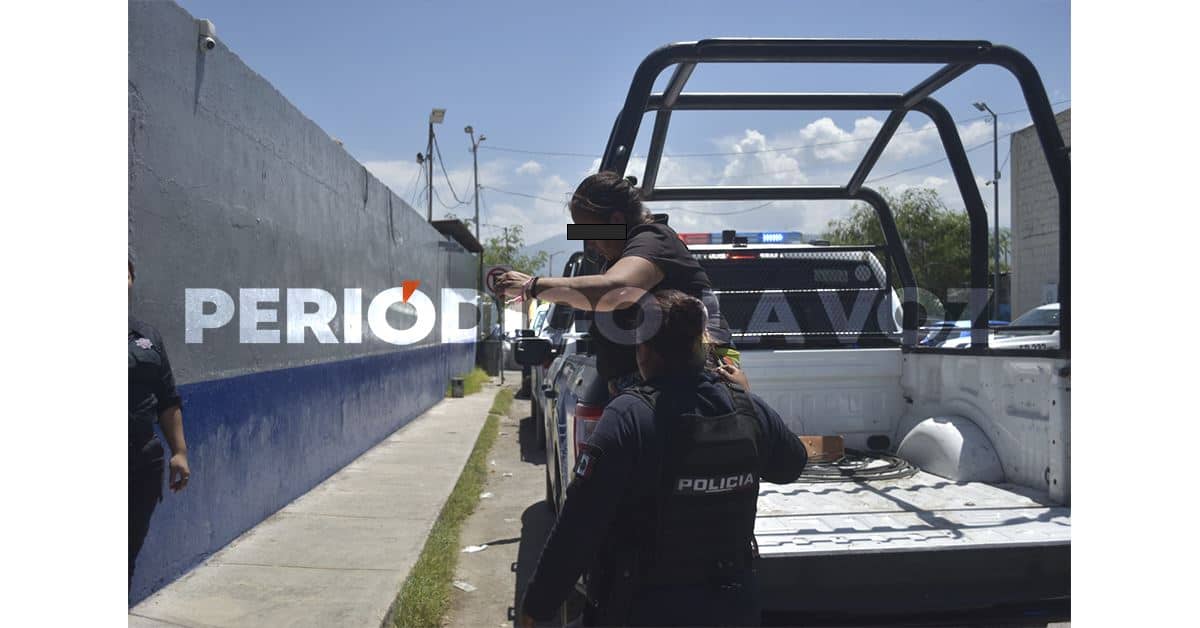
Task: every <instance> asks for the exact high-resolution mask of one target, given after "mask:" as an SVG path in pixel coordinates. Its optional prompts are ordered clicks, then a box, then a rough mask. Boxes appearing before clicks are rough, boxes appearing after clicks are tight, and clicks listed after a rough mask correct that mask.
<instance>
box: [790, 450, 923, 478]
mask: <svg viewBox="0 0 1200 628" xmlns="http://www.w3.org/2000/svg"><path fill="white" fill-rule="evenodd" d="M917 471H918V469H917V467H915V466H913V465H912V463H910V462H908V461H907V460H905V459H903V458H900V457H898V456H891V455H888V454H882V453H871V452H866V451H860V450H857V449H846V454H845V455H844V456H842V457H841V458H839V459H837V460H834V461H832V462H813V463H809V464H806V465H804V472H803V473H801V474H800V477H799V478H798V479H797V480H796V481H797V482H853V481H879V480H899V479H903V478H907V477H912V476H914V475H916V474H917Z"/></svg>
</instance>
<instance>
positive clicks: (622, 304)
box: [497, 172, 746, 394]
mask: <svg viewBox="0 0 1200 628" xmlns="http://www.w3.org/2000/svg"><path fill="white" fill-rule="evenodd" d="M636 185H637V180H636V179H634V178H633V177H624V178H623V177H621V176H620V175H618V174H616V173H614V172H600V173H597V174H593V175H591V176H589V177H587V178H586V179H584V180H583V182H582V183H580V184H579V187H578V188H576V189H575V194H574V195H573V196H572V198H571V202H570V204H569V208H570V210H571V219H572V220H573V221H574V222H575V224H584V225H613V224H615V225H624V226H625V228H626V238H625V239H623V240H588V241H587V242H586V246H587V247H589V248H592V249H594V250H595V251H597V252H599V253H600V254H601V255H603V256H604V258H605V260H606V261H607V264H606V267H605V270H604V272H603V273H601V274H598V275H586V276H582V277H531V276H529V275H526V274H524V273H520V272H516V271H511V272H508V273H505V274H504V275H502V276H501V277H500V279H499V281H498V283H497V288H498V289H499V290H503V292H504V294H506V295H507V296H510V297H524V298H537V299H541V300H543V301H551V302H554V303H562V304H566V305H570V306H571V307H574V308H576V309H580V310H588V311H593V312H597V315H596V316H595V317H594V318H593V321H592V327H591V330H590V335H591V337H592V338H593V339H594V342H595V349H596V368H597V370H598V371H599V373H600V376H601V377H603V378H605V380H606V381H607V382H608V384H609V392H610V393H614V394H615V393H616V392H617V391H620V390H624V389H625V388H628V387H630V386H632V385H636V384H637V383H638V382H639V381H640V376H639V375H638V370H637V357H636V352H635V350H634V345H635V342H634V339H633V336H634V332H633V329H634V328H635V327H636V326H637V325H638V324H639V317H638V311H639V309H643V308H641V307H640V306H639V305H637V303H638V302H639V300H642V299H645V298H647V297H648V295H649V293H651V292H654V291H657V290H672V289H673V290H679V291H681V292H683V293H684V294H687V295H689V296H692V297H695V298H696V299H699V300H700V301H701V302H702V303H703V304H704V306H705V308H706V309H707V312H708V322H707V325H706V333H707V339H708V341H709V347H710V351H709V364H708V366H709V368H710V369H714V370H717V369H718V368H719V367H720V368H719V371H718V372H719V373H721V374H722V376H724V377H726V378H730V379H732V381H737V382H740V383H742V384H745V383H746V382H745V379H744V376H743V375H742V374H741V371H739V370H738V369H737V367H736V365H737V364H738V362H739V360H738V353H737V350H736V349H734V348H733V343H732V340H731V337H730V332H729V327H728V325H727V324H726V322H725V320H724V318H722V316H721V308H720V304H719V303H718V302H717V298H716V295H714V294H713V291H712V282H710V281H709V278H708V274H707V273H705V272H704V269H703V268H701V266H700V264H699V263H698V262H697V261H696V259H695V258H693V257H692V254H691V253H690V252H689V251H688V249H687V246H685V245H684V243H683V241H682V240H681V239H680V238H679V234H678V233H676V232H675V230H674V229H672V228H670V227H668V226H667V224H666V221H665V220H656V219H655V218H654V217H653V216H652V215H651V214H650V212H649V211H647V210H646V207H645V206H644V205H643V204H642V199H641V194H640V192H639V191H638V189H637V187H636Z"/></svg>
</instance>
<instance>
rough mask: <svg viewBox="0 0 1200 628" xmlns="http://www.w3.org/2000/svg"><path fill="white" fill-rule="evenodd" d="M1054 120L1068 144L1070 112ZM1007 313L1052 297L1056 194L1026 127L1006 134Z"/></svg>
mask: <svg viewBox="0 0 1200 628" xmlns="http://www.w3.org/2000/svg"><path fill="white" fill-rule="evenodd" d="M1055 119H1056V120H1057V121H1058V129H1059V131H1060V132H1061V133H1062V136H1063V141H1064V142H1065V143H1066V145H1067V146H1068V147H1069V146H1070V145H1071V110H1070V109H1067V110H1065V111H1062V112H1060V113H1059V114H1058V115H1057V116H1055ZM1011 159H1012V176H1011V177H1010V180H1011V183H1010V186H1011V187H1010V190H1011V194H1012V267H1013V270H1012V275H1013V279H1012V304H1013V305H1012V307H1013V309H1012V313H1013V316H1014V317H1015V316H1020V315H1021V314H1023V313H1025V312H1026V311H1028V310H1030V309H1031V308H1034V307H1037V306H1039V305H1042V304H1044V303H1053V302H1055V301H1057V300H1058V296H1057V290H1056V288H1057V285H1058V192H1057V191H1056V190H1055V189H1054V181H1053V180H1052V179H1051V178H1050V169H1049V168H1048V167H1047V166H1046V155H1045V153H1044V152H1043V151H1042V145H1041V143H1040V142H1039V141H1038V138H1037V132H1036V131H1034V128H1033V127H1032V126H1029V127H1026V128H1024V129H1021V130H1020V131H1017V132H1016V133H1014V134H1013V136H1012V158H1011Z"/></svg>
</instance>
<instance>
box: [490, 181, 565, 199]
mask: <svg viewBox="0 0 1200 628" xmlns="http://www.w3.org/2000/svg"><path fill="white" fill-rule="evenodd" d="M479 187H481V188H484V187H486V188H487V189H489V190H491V191H493V192H499V193H501V194H508V195H510V196H524V197H525V198H534V199H537V200H539V201H546V202H548V203H566V202H567V200H566V199H562V198H546V197H545V196H538V195H536V194H526V193H524V192H513V191H510V190H501V189H500V188H496V187H492V186H490V185H487V186H484V185H481V186H479ZM568 194H570V192H563V195H564V196H565V195H568Z"/></svg>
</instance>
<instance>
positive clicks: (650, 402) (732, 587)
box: [522, 372, 807, 626]
mask: <svg viewBox="0 0 1200 628" xmlns="http://www.w3.org/2000/svg"><path fill="white" fill-rule="evenodd" d="M806 462H807V453H806V451H805V449H804V446H803V444H802V443H801V442H800V440H799V439H798V438H797V437H796V436H795V435H794V434H792V433H791V431H790V430H789V429H788V428H787V426H786V425H785V424H784V423H783V420H782V419H781V418H780V417H779V415H778V414H777V413H776V412H775V411H774V410H772V409H771V408H770V407H769V406H767V405H766V404H765V403H764V402H763V401H762V399H760V398H758V397H755V396H753V395H751V394H749V393H747V392H745V391H743V390H742V389H741V388H740V387H738V386H737V385H736V384H729V383H725V382H722V381H721V380H720V379H719V378H717V377H716V376H715V375H713V374H711V373H707V372H705V373H696V374H694V375H686V376H671V377H658V378H653V379H651V380H650V381H648V382H646V383H645V384H643V385H641V386H637V387H634V388H631V389H628V390H626V391H624V392H623V393H622V394H620V395H618V396H617V397H615V398H614V399H613V400H612V401H611V402H609V404H608V406H607V407H606V408H605V409H604V414H603V416H602V417H601V419H600V422H599V423H598V425H597V426H596V431H595V432H593V433H592V435H591V437H590V438H589V439H588V443H587V445H585V446H584V447H583V449H582V450H581V452H580V454H579V457H578V461H577V464H576V466H575V470H574V477H573V478H572V481H571V484H570V486H569V487H568V488H567V499H566V501H565V502H564V503H563V507H562V512H561V513H559V517H558V520H557V521H556V522H555V525H554V529H553V530H552V531H551V533H550V536H549V538H548V539H547V541H546V546H545V548H544V549H543V551H542V556H541V558H540V559H539V561H538V565H537V567H536V569H535V570H534V574H533V576H532V578H531V579H530V581H529V584H528V586H527V588H526V591H525V595H524V600H523V602H522V610H523V611H524V612H525V613H527V614H528V615H530V616H531V617H533V618H534V619H537V620H549V619H551V618H552V617H553V616H554V614H555V612H556V611H557V609H558V607H559V606H560V605H561V604H562V602H563V600H565V598H566V596H567V594H568V593H569V591H570V589H571V588H572V587H573V586H574V583H575V582H576V581H577V580H578V579H579V576H580V575H581V574H583V575H584V576H585V582H586V584H587V591H588V604H587V606H586V607H585V610H584V623H585V625H654V626H665V625H689V626H702V625H731V624H732V625H753V624H756V623H758V621H759V604H758V599H757V585H756V582H755V579H754V572H753V565H752V561H753V557H754V548H753V543H754V534H753V533H754V518H755V514H756V506H757V499H758V483H759V480H760V479H762V480H765V481H767V482H773V483H780V484H782V483H787V482H792V481H794V480H795V479H796V478H798V477H799V476H800V472H801V471H802V470H803V468H804V465H805V463H806Z"/></svg>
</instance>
